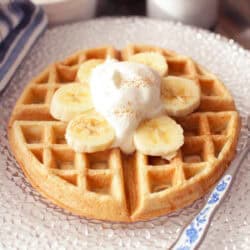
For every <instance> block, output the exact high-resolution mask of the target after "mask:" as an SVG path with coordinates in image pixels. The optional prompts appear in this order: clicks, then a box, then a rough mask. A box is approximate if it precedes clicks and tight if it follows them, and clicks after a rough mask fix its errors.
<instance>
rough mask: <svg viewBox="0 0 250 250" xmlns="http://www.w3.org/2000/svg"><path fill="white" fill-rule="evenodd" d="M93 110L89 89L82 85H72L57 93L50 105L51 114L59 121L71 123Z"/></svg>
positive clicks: (62, 88)
mask: <svg viewBox="0 0 250 250" xmlns="http://www.w3.org/2000/svg"><path fill="white" fill-rule="evenodd" d="M92 108H93V104H92V100H91V95H90V90H89V87H88V86H86V85H83V84H80V83H72V84H67V85H65V86H63V87H61V88H59V89H58V90H57V91H56V92H55V94H54V95H53V97H52V101H51V105H50V113H51V115H52V116H53V117H54V118H56V119H58V120H62V121H69V120H71V119H72V118H74V117H75V116H77V115H79V114H81V113H82V112H84V111H86V110H90V109H92Z"/></svg>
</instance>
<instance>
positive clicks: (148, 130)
mask: <svg viewBox="0 0 250 250" xmlns="http://www.w3.org/2000/svg"><path fill="white" fill-rule="evenodd" d="M183 143H184V136H183V129H182V127H181V126H180V125H178V124H177V123H176V122H175V121H174V120H173V119H172V118H170V117H168V116H160V117H157V118H153V119H151V120H147V121H144V122H142V123H141V124H140V126H139V127H138V128H137V129H136V131H135V134H134V144H135V147H136V149H137V150H138V151H140V152H142V153H143V154H147V155H152V156H166V155H172V154H173V152H175V151H177V150H178V149H179V148H180V147H181V146H182V145H183Z"/></svg>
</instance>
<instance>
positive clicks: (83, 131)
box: [65, 112, 115, 153]
mask: <svg viewBox="0 0 250 250" xmlns="http://www.w3.org/2000/svg"><path fill="white" fill-rule="evenodd" d="M65 137H66V141H67V143H68V145H69V146H70V147H72V148H73V149H74V150H75V151H76V152H87V153H91V152H97V151H101V150H105V149H107V148H108V147H109V146H110V145H111V144H112V143H113V141H114V138H115V132H114V129H113V128H112V127H111V126H110V125H109V123H108V122H107V121H106V120H105V119H104V118H103V117H102V116H100V115H99V114H97V113H96V112H86V113H84V114H81V115H79V116H77V117H75V118H74V119H73V120H71V121H70V122H69V124H68V126H67V129H66V135H65Z"/></svg>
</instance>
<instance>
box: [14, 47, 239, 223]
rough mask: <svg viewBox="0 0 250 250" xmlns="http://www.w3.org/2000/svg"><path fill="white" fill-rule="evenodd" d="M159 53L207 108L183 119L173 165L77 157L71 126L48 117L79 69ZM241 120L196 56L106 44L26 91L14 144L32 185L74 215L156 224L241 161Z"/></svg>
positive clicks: (140, 158)
mask: <svg viewBox="0 0 250 250" xmlns="http://www.w3.org/2000/svg"><path fill="white" fill-rule="evenodd" d="M146 51H158V52H160V53H161V54H163V55H164V57H165V58H166V60H167V63H168V68H169V70H168V75H175V76H176V75H177V76H182V77H187V78H192V79H196V80H198V82H199V84H200V87H201V91H202V97H201V105H200V107H199V109H198V110H197V112H195V113H193V114H191V115H188V116H187V117H185V118H182V119H178V122H179V123H180V124H181V125H182V126H183V128H184V135H185V143H184V145H183V147H182V148H181V149H180V150H179V152H178V154H177V156H176V157H175V158H174V159H173V160H171V161H170V162H168V161H166V160H163V159H161V158H160V157H152V156H147V155H143V154H141V153H139V152H136V153H135V154H133V155H130V156H127V155H123V154H122V153H121V152H120V150H119V149H112V150H108V151H104V152H97V153H88V154H83V153H75V152H74V151H73V150H72V149H70V148H69V146H68V145H67V144H66V141H65V139H64V134H65V129H66V126H67V124H66V123H63V122H60V121H56V120H55V119H53V118H52V116H51V115H50V113H49V107H50V102H51V98H52V96H53V94H54V92H55V90H56V89H58V88H59V87H60V86H62V85H64V84H68V83H72V82H76V81H77V79H76V73H77V70H78V68H79V66H80V64H81V63H82V62H84V61H86V60H88V59H93V58H103V59H105V58H106V57H107V55H109V56H110V57H113V58H117V59H119V60H127V59H128V58H129V57H130V56H131V55H133V54H136V53H139V52H146ZM239 123H240V122H239V116H238V113H237V111H236V109H235V106H234V101H233V99H232V97H231V95H230V93H229V92H228V91H227V89H226V88H225V86H224V85H223V84H222V83H221V82H220V81H219V80H218V79H217V78H216V77H215V76H214V75H213V74H211V73H209V72H207V71H206V70H204V69H203V68H201V67H200V66H199V65H198V64H196V63H194V62H193V61H192V60H191V59H190V58H187V57H184V56H182V55H178V54H176V53H174V52H172V51H169V50H166V49H161V48H157V47H153V46H144V45H130V46H128V47H127V48H125V49H124V50H122V51H118V50H115V49H114V48H112V47H103V48H96V49H89V50H85V51H80V52H78V53H76V54H74V55H72V56H70V57H69V58H67V59H66V60H64V61H62V62H58V63H55V64H53V65H51V66H49V67H48V68H47V69H45V71H43V72H42V73H41V74H40V75H39V76H38V77H36V78H35V79H33V80H32V81H31V82H30V83H29V84H28V85H27V86H26V88H25V89H24V91H23V93H22V95H21V97H20V98H19V100H18V101H17V103H16V106H15V108H14V110H13V113H12V115H11V118H10V123H9V139H10V145H11V147H12V150H13V152H14V155H15V157H16V159H17V161H18V162H19V163H20V165H21V166H22V168H23V171H24V172H25V174H26V176H27V177H28V178H29V180H30V182H31V183H32V185H33V186H34V187H35V188H36V189H38V190H39V191H40V192H41V193H42V194H43V195H44V196H46V197H48V198H49V199H50V200H51V201H53V202H54V203H56V204H57V205H59V206H61V207H63V208H66V209H68V210H70V211H72V212H73V213H75V214H78V215H83V216H86V217H90V218H96V219H103V220H110V221H126V222H129V221H138V220H144V219H150V218H153V217H156V216H159V215H162V214H166V213H169V212H171V211H174V210H176V209H179V208H183V207H185V206H187V205H189V204H191V203H192V202H194V201H195V200H196V199H198V198H200V197H202V196H203V195H204V194H205V193H206V192H208V191H209V189H210V188H211V187H212V185H213V184H215V182H216V181H217V180H218V178H219V177H220V176H221V175H222V173H223V172H224V170H225V169H226V168H227V166H228V164H229V162H230V161H231V159H232V158H233V156H234V153H235V148H236V143H237V138H238V133H239Z"/></svg>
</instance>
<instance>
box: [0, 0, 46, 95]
mask: <svg viewBox="0 0 250 250" xmlns="http://www.w3.org/2000/svg"><path fill="white" fill-rule="evenodd" d="M46 26H47V17H46V16H45V14H44V12H43V11H42V9H41V8H39V7H37V6H35V5H33V4H32V3H31V2H30V1H27V0H15V1H9V3H6V4H0V92H1V91H2V90H3V89H4V88H5V87H6V85H7V83H8V82H9V81H10V79H11V77H12V76H13V74H14V73H15V71H16V69H17V68H18V66H19V65H20V63H21V62H22V60H23V58H24V57H25V55H26V54H27V53H28V51H29V50H30V48H31V46H32V45H33V44H34V42H35V41H36V40H37V38H38V37H39V36H40V35H41V33H42V32H43V31H44V30H45V28H46Z"/></svg>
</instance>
